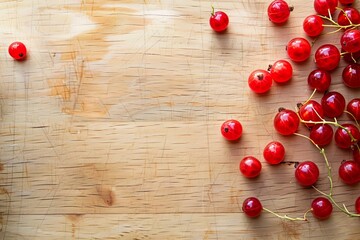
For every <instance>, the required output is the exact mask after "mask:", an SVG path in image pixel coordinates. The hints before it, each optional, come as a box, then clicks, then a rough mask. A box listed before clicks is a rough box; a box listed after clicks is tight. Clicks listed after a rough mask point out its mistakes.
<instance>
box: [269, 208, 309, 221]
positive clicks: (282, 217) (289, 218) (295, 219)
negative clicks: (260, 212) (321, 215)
mask: <svg viewBox="0 0 360 240" xmlns="http://www.w3.org/2000/svg"><path fill="white" fill-rule="evenodd" d="M263 209H264V211H266V212H268V213H271V214H273V215H275V216H277V217H278V218H281V219H286V220H290V221H307V218H306V214H307V213H308V212H309V211H311V209H309V210H307V211H306V212H305V214H304V216H303V217H302V218H299V217H297V218H293V217H289V216H287V215H280V214H277V213H275V212H273V211H271V210H269V209H267V208H263Z"/></svg>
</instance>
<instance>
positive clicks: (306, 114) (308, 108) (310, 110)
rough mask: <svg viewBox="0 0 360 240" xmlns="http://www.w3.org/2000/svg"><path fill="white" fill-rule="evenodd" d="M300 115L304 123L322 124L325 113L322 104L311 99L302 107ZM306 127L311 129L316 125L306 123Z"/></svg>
mask: <svg viewBox="0 0 360 240" xmlns="http://www.w3.org/2000/svg"><path fill="white" fill-rule="evenodd" d="M299 115H300V118H301V119H302V120H304V121H312V122H320V121H322V119H323V118H324V111H323V109H322V107H321V104H320V103H318V102H317V101H315V100H312V99H311V100H309V101H307V102H306V103H304V104H303V105H302V106H301V107H300V109H299ZM306 125H307V126H308V127H311V126H313V125H314V124H313V123H306Z"/></svg>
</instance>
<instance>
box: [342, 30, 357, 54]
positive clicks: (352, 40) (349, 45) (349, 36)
mask: <svg viewBox="0 0 360 240" xmlns="http://www.w3.org/2000/svg"><path fill="white" fill-rule="evenodd" d="M340 44H341V47H342V49H344V51H346V52H349V53H353V52H357V51H360V30H358V29H349V30H346V31H345V32H344V33H343V35H342V36H341V38H340Z"/></svg>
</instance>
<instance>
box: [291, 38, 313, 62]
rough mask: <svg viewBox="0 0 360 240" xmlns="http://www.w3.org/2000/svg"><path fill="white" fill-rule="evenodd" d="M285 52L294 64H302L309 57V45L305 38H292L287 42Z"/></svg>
mask: <svg viewBox="0 0 360 240" xmlns="http://www.w3.org/2000/svg"><path fill="white" fill-rule="evenodd" d="M286 51H287V53H288V56H289V58H290V59H291V60H293V61H294V62H303V61H305V60H307V59H308V58H309V57H310V54H311V45H310V43H309V41H308V40H306V39H305V38H300V37H298V38H293V39H291V40H290V41H289V42H288V44H287V46H286Z"/></svg>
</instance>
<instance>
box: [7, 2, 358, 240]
mask: <svg viewBox="0 0 360 240" xmlns="http://www.w3.org/2000/svg"><path fill="white" fill-rule="evenodd" d="M268 3H269V1H264V0H260V1H232V0H228V1H221V2H210V1H195V0H182V1H178V0H172V1H170V0H161V1H160V0H153V1H152V0H146V1H131V0H126V1H125V0H124V1H115V0H113V1H111V0H82V1H80V0H78V1H75V0H66V1H60V0H54V1H51V3H50V1H37V0H27V1H2V2H1V3H0V14H1V16H2V19H0V26H1V28H0V32H1V33H2V34H1V35H2V37H1V38H0V44H1V46H2V48H1V49H2V50H1V52H2V54H0V60H1V62H2V65H1V66H0V76H1V77H0V107H1V108H0V113H1V114H0V117H1V122H0V124H1V128H0V198H1V199H0V213H1V215H0V223H1V232H0V236H1V238H2V239H324V238H327V239H356V238H358V236H359V234H360V230H359V228H358V224H359V220H358V219H354V218H349V217H347V216H345V215H344V214H342V213H341V212H340V211H339V210H336V209H335V211H334V214H333V216H332V217H331V218H330V219H329V220H328V221H318V220H316V219H314V218H313V217H312V216H311V214H310V215H309V216H308V218H309V221H308V222H303V223H293V222H287V221H281V220H279V219H278V218H276V217H273V216H271V215H269V214H266V213H264V214H263V216H261V217H260V218H258V219H248V218H246V217H245V216H244V214H243V213H242V211H241V206H240V205H241V203H242V201H243V200H244V199H245V198H246V197H248V196H257V197H259V198H260V199H261V200H262V202H263V205H264V206H266V207H267V208H269V209H272V210H274V211H276V212H279V213H281V214H289V215H291V216H298V217H300V216H301V215H302V214H303V213H304V212H305V211H306V210H307V209H308V208H309V205H310V202H311V200H312V199H313V198H315V197H317V196H319V194H318V193H317V192H316V191H315V190H313V189H303V188H301V187H300V186H298V185H297V184H296V182H295V181H294V180H295V179H294V176H293V171H294V164H293V162H298V161H303V160H313V161H315V162H317V163H318V165H319V167H320V170H321V178H320V180H319V182H318V184H317V186H318V187H319V188H320V189H321V190H323V191H327V190H328V186H329V185H328V181H327V178H326V168H325V164H324V162H323V159H322V158H321V155H320V154H319V153H318V152H317V151H316V149H315V148H314V147H313V146H312V145H311V144H310V143H309V142H308V141H306V140H305V139H302V138H300V137H288V138H285V137H282V136H279V135H278V134H277V133H275V131H274V129H273V127H272V120H273V117H274V114H275V113H276V111H277V109H278V108H279V107H286V108H292V109H294V108H295V106H296V104H297V102H302V101H304V100H306V99H307V98H308V96H309V95H310V94H311V90H310V89H309V88H308V87H307V83H306V81H307V75H308V73H309V72H310V71H311V70H313V69H314V68H315V65H314V63H313V61H312V60H311V59H310V60H309V61H307V62H305V63H302V64H294V65H293V67H294V76H293V79H292V80H291V82H290V83H289V84H286V85H278V84H274V86H273V87H272V89H271V91H270V92H269V93H268V94H265V95H261V96H259V95H255V94H253V93H252V92H250V90H249V89H248V86H247V76H248V74H249V73H250V72H251V71H252V70H254V69H256V68H263V69H266V68H267V66H268V64H271V63H273V62H274V61H275V60H278V59H288V58H287V56H286V52H285V45H286V43H287V41H288V40H290V39H291V38H293V37H296V36H302V37H305V35H304V33H303V31H302V20H303V19H304V18H305V17H306V16H307V15H310V14H313V13H314V12H313V9H312V5H311V4H310V3H305V2H303V1H300V0H293V1H291V2H289V3H291V4H292V5H293V6H294V7H295V10H294V11H293V12H292V14H291V18H290V20H289V21H288V23H287V24H285V25H284V26H276V25H273V24H271V23H270V22H269V21H268V19H267V15H266V9H267V5H268ZM211 5H214V7H215V8H216V9H221V10H224V11H226V12H227V13H228V15H229V18H230V26H229V29H228V30H227V31H226V32H225V33H223V34H215V33H214V32H213V31H212V30H211V29H210V27H209V25H208V19H209V14H210V12H211ZM357 5H358V4H356V5H355V6H357ZM338 38H339V35H337V34H333V35H326V36H323V37H321V38H319V39H318V40H317V41H316V42H315V43H314V49H315V48H316V47H318V46H320V45H321V44H323V43H325V42H327V43H333V44H336V45H339V42H338V41H339V40H338ZM15 40H16V41H23V42H24V43H25V44H26V46H27V47H28V49H29V56H28V58H27V59H26V61H24V62H16V61H13V60H12V59H10V57H9V56H8V54H7V52H6V48H7V46H8V45H9V44H10V43H11V42H12V41H15ZM345 65H346V64H345V63H344V62H343V61H342V62H341V63H340V66H339V68H338V69H337V70H335V71H334V72H332V85H331V90H336V91H339V92H342V93H343V94H344V95H345V98H346V99H347V100H350V99H352V98H354V97H359V90H351V89H348V88H346V87H345V86H344V85H343V84H342V80H341V71H342V68H343V67H344V66H345ZM320 98H321V94H316V95H315V99H317V100H319V99H320ZM229 118H236V119H238V120H240V121H241V123H242V124H243V127H244V135H243V137H242V138H241V140H240V141H238V142H235V143H229V142H227V141H225V140H224V139H223V138H222V137H221V135H220V132H219V128H220V125H221V123H222V122H223V121H224V120H226V119H229ZM346 120H348V118H347V117H346V116H343V117H341V118H340V121H341V122H342V121H346ZM299 132H301V133H304V134H306V132H307V130H306V129H305V128H301V129H300V130H299ZM271 140H280V141H282V142H283V143H284V145H285V147H286V149H287V154H286V161H287V163H284V164H281V165H280V166H275V167H274V166H269V165H267V164H265V163H264V160H263V159H262V155H261V154H262V150H263V147H264V146H265V145H266V143H267V142H269V141H271ZM326 151H327V153H328V155H329V156H330V162H331V164H332V167H333V169H334V192H335V194H336V199H337V200H338V201H339V203H345V204H346V205H347V206H348V208H349V209H350V210H353V208H354V201H355V199H356V198H357V197H358V196H359V193H360V192H359V186H352V187H349V186H344V184H342V183H341V181H340V180H339V179H338V177H337V175H336V169H337V167H338V166H339V165H340V162H341V161H342V160H343V159H349V158H351V153H350V152H348V151H340V150H338V149H337V148H336V147H334V146H329V147H328V148H327V150H326ZM246 155H254V156H257V157H258V158H259V159H260V160H261V161H262V162H263V163H264V164H263V171H262V174H261V175H260V177H259V178H257V179H253V180H248V179H245V178H244V177H243V176H241V175H240V173H239V171H238V165H239V161H240V160H241V158H242V157H244V156H246Z"/></svg>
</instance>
